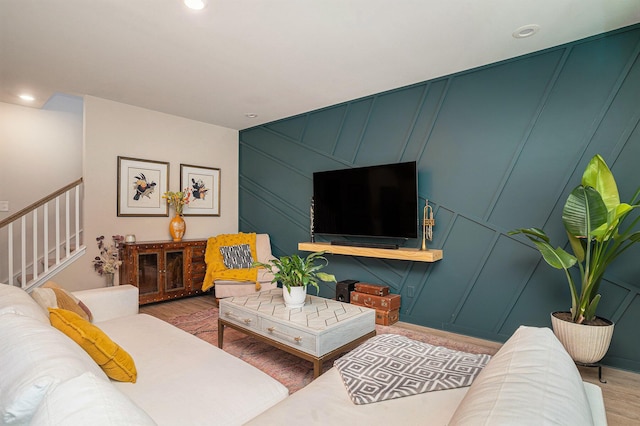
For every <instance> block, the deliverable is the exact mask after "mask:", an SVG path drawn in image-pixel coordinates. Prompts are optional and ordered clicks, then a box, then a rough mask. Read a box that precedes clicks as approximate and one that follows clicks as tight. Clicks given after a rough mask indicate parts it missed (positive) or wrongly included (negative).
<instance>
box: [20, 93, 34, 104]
mask: <svg viewBox="0 0 640 426" xmlns="http://www.w3.org/2000/svg"><path fill="white" fill-rule="evenodd" d="M18 97H19V98H20V99H22V100H23V101H27V102H33V101H35V100H36V98H35V97H34V96H33V95H29V94H27V93H23V94H22V95H18Z"/></svg>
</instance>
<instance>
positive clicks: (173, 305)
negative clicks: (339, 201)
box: [140, 294, 640, 426]
mask: <svg viewBox="0 0 640 426" xmlns="http://www.w3.org/2000/svg"><path fill="white" fill-rule="evenodd" d="M213 306H216V303H215V299H214V297H213V296H212V295H209V294H205V295H202V296H198V297H190V298H186V299H179V300H173V301H170V302H163V303H156V304H152V305H144V306H141V307H140V312H141V313H146V314H149V315H152V316H154V317H157V318H160V319H163V320H166V319H168V318H172V317H175V316H178V315H188V314H191V313H194V312H198V311H202V310H204V309H209V308H211V307H213ZM396 326H398V327H404V328H410V329H414V330H421V331H426V332H428V333H434V334H439V335H442V336H445V337H447V338H449V339H453V340H458V341H461V342H464V343H474V344H480V345H484V346H489V347H495V348H499V347H500V346H501V345H500V344H499V343H496V342H490V341H487V340H481V339H477V338H474V337H468V336H463V335H459V334H454V333H449V332H446V331H441V330H434V329H427V328H425V327H421V326H417V325H413V324H407V323H396ZM580 373H581V374H582V379H583V380H584V381H586V382H590V383H595V384H597V385H599V386H600V388H601V389H602V394H603V396H604V405H605V408H606V410H607V421H608V423H609V426H629V425H640V374H635V373H630V372H628V371H623V370H618V369H614V368H609V367H604V368H603V369H602V376H603V377H602V378H603V379H604V380H606V381H607V383H600V382H599V381H598V369H597V368H586V367H580Z"/></svg>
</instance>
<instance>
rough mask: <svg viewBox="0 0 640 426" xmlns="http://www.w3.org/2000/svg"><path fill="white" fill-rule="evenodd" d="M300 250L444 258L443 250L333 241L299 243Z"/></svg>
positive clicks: (417, 259)
mask: <svg viewBox="0 0 640 426" xmlns="http://www.w3.org/2000/svg"><path fill="white" fill-rule="evenodd" d="M298 250H300V251H325V252H327V253H331V254H344V255H347V256H362V257H376V258H379V259H396V260H411V261H413V262H436V261H438V260H440V259H442V250H431V249H429V250H419V249H415V248H407V247H401V248H399V249H381V248H370V247H351V246H337V245H332V244H331V243H298Z"/></svg>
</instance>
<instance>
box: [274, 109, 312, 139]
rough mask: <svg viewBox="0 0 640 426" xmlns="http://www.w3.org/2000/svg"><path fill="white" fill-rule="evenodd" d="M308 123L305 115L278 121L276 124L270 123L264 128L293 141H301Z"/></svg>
mask: <svg viewBox="0 0 640 426" xmlns="http://www.w3.org/2000/svg"><path fill="white" fill-rule="evenodd" d="M306 122H307V117H306V116H305V115H301V116H298V117H292V118H288V119H286V120H280V121H276V122H274V123H269V124H266V125H264V126H263V127H265V128H267V129H269V130H271V131H273V132H276V133H279V134H281V135H283V136H286V137H287V138H289V139H292V140H300V137H301V136H302V132H303V130H304V127H305V125H306Z"/></svg>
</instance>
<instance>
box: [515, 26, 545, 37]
mask: <svg viewBox="0 0 640 426" xmlns="http://www.w3.org/2000/svg"><path fill="white" fill-rule="evenodd" d="M538 31H540V25H537V24H529V25H523V26H522V27H520V28H518V29H517V30H515V31H514V32H513V33H512V34H511V35H512V36H513V37H514V38H527V37H531V36H532V35H534V34H535V33H537V32H538Z"/></svg>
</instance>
